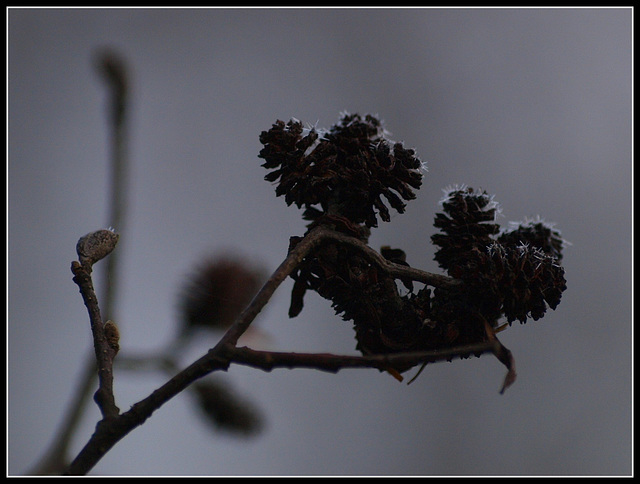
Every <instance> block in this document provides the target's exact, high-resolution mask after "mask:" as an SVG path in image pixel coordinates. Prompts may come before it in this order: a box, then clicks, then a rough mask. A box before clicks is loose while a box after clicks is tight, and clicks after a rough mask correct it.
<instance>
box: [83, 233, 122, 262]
mask: <svg viewBox="0 0 640 484" xmlns="http://www.w3.org/2000/svg"><path fill="white" fill-rule="evenodd" d="M119 238H120V235H119V234H117V233H115V232H114V231H113V230H107V229H101V230H96V231H95V232H91V233H88V234H87V235H85V236H84V237H81V238H80V240H78V243H77V244H76V252H77V253H78V257H79V258H80V263H81V264H82V265H83V266H86V265H89V266H92V265H93V264H95V263H96V262H98V261H99V260H101V259H104V258H105V257H106V256H108V255H109V254H110V253H111V252H112V251H113V249H114V248H115V247H116V244H117V243H118V239H119Z"/></svg>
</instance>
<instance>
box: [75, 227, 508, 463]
mask: <svg viewBox="0 0 640 484" xmlns="http://www.w3.org/2000/svg"><path fill="white" fill-rule="evenodd" d="M327 240H334V241H337V242H339V243H343V244H348V245H351V246H355V247H357V248H359V249H361V250H362V251H363V252H364V253H365V254H366V255H367V256H368V257H369V258H370V260H371V261H372V262H374V263H376V264H377V265H379V266H380V267H381V268H382V269H383V270H386V271H388V272H389V274H392V275H394V276H395V277H404V278H411V279H413V280H418V281H422V282H425V283H429V284H433V285H439V286H445V287H452V286H454V285H455V284H456V281H455V280H453V279H450V278H448V277H444V276H438V277H435V275H434V274H430V273H427V272H423V271H419V270H417V269H409V268H407V267H405V266H401V265H397V264H394V263H392V262H389V261H387V260H386V259H384V258H383V257H382V256H380V255H379V254H378V253H377V252H375V251H374V250H372V249H370V248H369V247H367V246H366V245H365V244H363V243H361V242H359V241H358V240H357V239H354V238H352V237H349V236H346V235H344V234H340V233H338V232H335V231H333V230H330V229H327V228H326V227H322V226H318V227H315V228H313V229H311V230H310V231H309V232H308V233H307V234H306V235H305V237H304V238H303V239H302V240H301V241H300V242H299V243H298V244H296V246H295V247H294V248H293V249H292V250H291V251H290V252H289V254H287V257H286V258H285V260H284V261H283V262H282V263H281V264H280V266H279V267H278V268H277V269H276V270H275V272H274V273H273V274H272V275H271V277H270V278H269V279H268V280H267V282H266V283H265V284H264V285H263V287H262V288H261V289H260V291H259V292H258V294H256V296H255V297H254V298H253V300H252V301H251V303H250V304H249V305H248V306H247V308H246V309H245V310H244V311H243V312H242V314H240V316H239V317H238V319H237V320H236V321H235V322H234V323H233V325H231V327H230V328H229V329H228V330H227V332H226V333H225V334H224V336H223V337H222V338H221V340H220V341H219V342H218V344H217V345H216V346H215V347H213V348H212V349H211V350H209V351H208V352H207V354H206V355H204V356H202V357H201V358H200V359H198V360H197V361H195V362H194V363H192V364H191V365H189V366H188V367H187V368H185V369H184V370H182V371H181V372H180V373H178V374H177V375H176V376H174V377H173V378H171V379H170V380H169V381H168V382H167V383H165V384H164V385H163V386H161V387H160V388H158V389H157V390H155V391H154V392H153V393H152V394H151V395H149V396H148V397H147V398H145V399H144V400H141V401H140V402H138V403H136V404H135V405H133V407H132V408H131V409H130V410H129V411H128V412H124V413H122V414H120V415H117V416H115V417H114V418H113V419H111V420H110V421H108V422H107V421H104V420H103V421H102V422H100V423H99V424H98V426H97V428H96V432H95V433H94V434H93V436H92V437H91V439H90V440H89V442H88V443H87V444H86V445H85V447H84V448H83V449H82V451H81V452H80V453H79V454H78V456H77V457H76V459H75V460H74V461H73V462H72V464H71V465H70V466H69V468H68V469H67V471H66V473H67V474H85V473H86V472H88V471H89V470H90V469H92V468H93V466H94V465H95V464H96V463H97V462H98V461H99V460H100V459H101V458H102V457H103V456H104V455H105V454H106V453H107V452H108V451H109V450H110V449H111V448H112V447H113V446H114V445H115V444H116V443H117V442H118V441H119V440H120V439H122V438H123V437H124V436H125V435H127V434H128V433H129V432H131V431H132V430H133V429H134V428H136V427H137V426H139V425H141V424H142V423H144V421H146V419H147V418H149V417H150V416H151V414H152V413H153V412H154V411H155V410H157V409H158V408H160V407H161V406H162V405H163V404H164V403H166V402H167V401H168V400H170V399H171V398H173V397H174V396H175V395H177V394H178V393H180V392H181V391H182V390H184V389H185V388H186V387H187V386H189V385H190V384H191V383H193V382H195V381H196V380H198V379H199V378H202V377H203V376H205V375H207V374H209V373H211V372H213V371H216V370H226V369H227V368H228V367H229V365H230V364H231V363H238V364H246V365H250V366H255V367H257V368H262V369H265V370H270V369H272V368H274V367H279V366H282V367H307V368H316V369H319V370H324V371H338V370H339V369H341V368H348V367H351V368H354V367H369V368H378V369H386V368H388V367H389V365H392V364H400V363H415V364H418V363H421V362H430V361H438V360H442V359H451V358H454V357H456V356H465V355H470V354H478V355H479V354H482V353H486V352H492V353H494V354H496V355H498V354H500V351H501V348H503V347H502V345H501V344H500V343H499V342H498V341H497V339H495V340H490V341H488V342H486V343H480V344H477V345H469V346H465V347H459V348H451V349H444V350H440V351H433V352H420V353H396V354H393V355H375V356H339V355H328V354H320V355H317V354H315V355H314V354H296V353H272V352H259V351H255V350H251V349H249V348H236V344H237V342H238V339H239V338H240V336H242V334H243V333H244V332H245V331H246V330H247V329H248V328H249V326H250V325H251V323H252V322H253V320H254V319H255V317H256V316H257V315H258V314H259V313H260V311H261V310H262V308H263V307H264V306H265V305H266V304H267V302H268V301H269V300H270V299H271V296H272V295H273V293H274V292H275V290H276V289H277V288H278V287H279V286H280V284H281V283H282V282H283V281H284V280H285V279H286V278H287V277H288V276H289V275H290V274H291V273H292V272H293V271H294V270H295V269H296V268H297V267H298V266H299V265H300V263H301V262H302V261H303V260H304V258H305V257H306V256H307V255H308V254H309V253H310V252H311V251H312V250H314V249H315V248H317V247H318V245H319V244H321V243H322V242H324V241H327ZM507 351H508V350H507ZM501 361H503V363H504V362H505V361H504V359H501Z"/></svg>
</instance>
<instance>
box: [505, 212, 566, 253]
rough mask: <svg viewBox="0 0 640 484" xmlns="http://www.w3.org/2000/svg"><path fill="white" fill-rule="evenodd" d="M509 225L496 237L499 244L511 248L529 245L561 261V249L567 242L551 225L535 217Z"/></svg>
mask: <svg viewBox="0 0 640 484" xmlns="http://www.w3.org/2000/svg"><path fill="white" fill-rule="evenodd" d="M510 225H511V227H510V228H509V229H508V230H505V231H503V232H502V233H501V234H500V236H499V237H498V241H499V242H500V243H501V244H504V245H506V246H511V247H515V246H517V245H520V244H529V245H530V246H532V247H537V248H538V249H540V250H541V251H542V252H544V253H545V254H547V255H549V256H551V257H555V258H556V259H557V260H559V261H560V260H562V249H564V247H566V245H567V244H568V242H567V241H566V240H564V239H563V238H562V236H561V235H560V232H559V231H558V230H556V229H555V228H554V226H553V224H551V223H548V222H545V221H544V220H542V219H541V218H540V217H536V218H534V219H525V220H524V222H510Z"/></svg>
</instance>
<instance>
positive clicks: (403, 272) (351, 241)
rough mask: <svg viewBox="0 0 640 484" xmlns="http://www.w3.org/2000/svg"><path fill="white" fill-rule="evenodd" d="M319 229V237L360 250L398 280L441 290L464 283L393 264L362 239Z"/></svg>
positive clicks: (326, 229) (322, 228) (323, 228)
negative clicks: (408, 280)
mask: <svg viewBox="0 0 640 484" xmlns="http://www.w3.org/2000/svg"><path fill="white" fill-rule="evenodd" d="M318 229H320V230H321V232H320V233H319V237H321V238H323V239H331V240H334V241H336V242H339V243H341V244H344V245H349V246H351V247H355V248H356V249H359V250H360V251H361V252H362V253H363V254H365V255H366V256H367V257H368V258H369V260H370V261H371V262H373V263H374V264H376V265H377V266H378V267H380V268H381V269H382V270H384V271H385V272H386V273H387V274H389V275H390V276H392V277H395V278H397V279H401V278H404V279H410V280H412V281H417V282H422V283H424V284H427V285H430V286H434V287H441V288H453V287H457V286H460V285H461V284H462V281H460V280H458V279H454V278H452V277H448V276H443V275H440V274H433V273H431V272H426V271H422V270H420V269H415V268H413V267H409V266H405V265H400V264H395V263H394V262H391V261H389V260H387V259H385V258H384V257H382V255H380V254H379V253H378V252H376V251H375V250H373V249H372V248H371V247H369V246H368V245H367V244H365V243H364V242H362V241H361V240H360V239H357V238H356V237H350V236H348V235H345V234H343V233H340V232H336V231H335V230H331V229H328V228H325V227H318Z"/></svg>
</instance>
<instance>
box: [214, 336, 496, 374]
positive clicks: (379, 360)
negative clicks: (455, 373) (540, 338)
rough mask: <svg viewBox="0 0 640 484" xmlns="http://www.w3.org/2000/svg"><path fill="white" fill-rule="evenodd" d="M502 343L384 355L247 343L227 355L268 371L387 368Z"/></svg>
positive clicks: (477, 353)
mask: <svg viewBox="0 0 640 484" xmlns="http://www.w3.org/2000/svg"><path fill="white" fill-rule="evenodd" d="M499 346H500V345H499V343H498V342H496V341H487V342H483V343H477V344H472V345H466V346H458V347H452V348H446V349H442V350H436V351H415V352H403V353H389V354H384V355H368V356H357V355H353V356H352V355H334V354H331V353H283V352H273V351H257V350H254V349H251V348H247V347H246V346H245V347H241V348H238V347H232V346H229V347H227V348H226V351H225V356H226V357H227V358H228V359H229V362H230V363H237V364H240V365H246V366H251V367H253V368H258V369H261V370H264V371H271V370H273V369H274V368H289V369H291V368H313V369H316V370H321V371H327V372H330V373H337V372H338V371H340V370H341V369H343V368H377V369H378V370H383V371H384V370H387V368H389V367H393V366H394V365H407V366H409V365H413V366H415V365H418V364H420V363H434V362H436V361H443V360H447V361H449V360H451V359H453V358H455V357H461V358H463V357H467V356H470V355H475V356H480V355H481V354H483V353H494V354H495V353H496V352H498V351H499V349H498V347H499Z"/></svg>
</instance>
